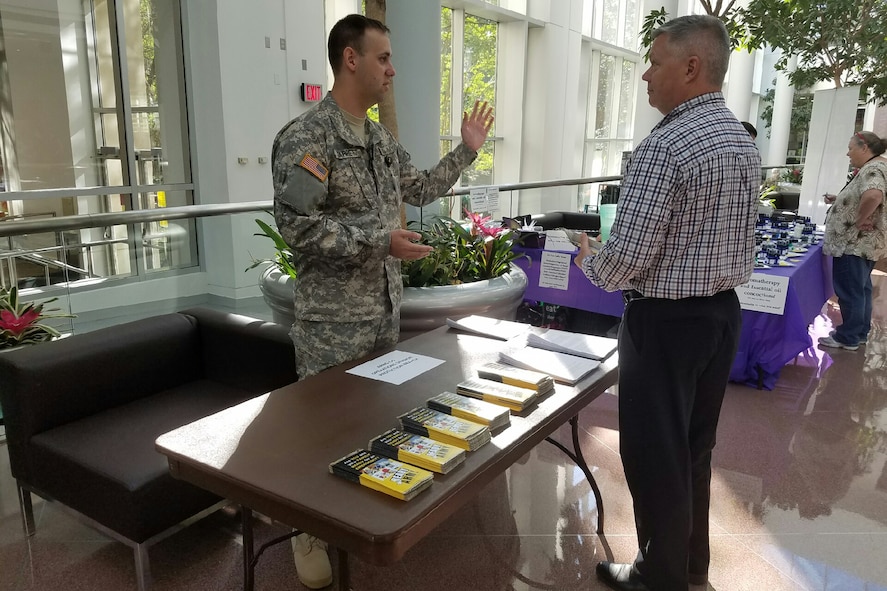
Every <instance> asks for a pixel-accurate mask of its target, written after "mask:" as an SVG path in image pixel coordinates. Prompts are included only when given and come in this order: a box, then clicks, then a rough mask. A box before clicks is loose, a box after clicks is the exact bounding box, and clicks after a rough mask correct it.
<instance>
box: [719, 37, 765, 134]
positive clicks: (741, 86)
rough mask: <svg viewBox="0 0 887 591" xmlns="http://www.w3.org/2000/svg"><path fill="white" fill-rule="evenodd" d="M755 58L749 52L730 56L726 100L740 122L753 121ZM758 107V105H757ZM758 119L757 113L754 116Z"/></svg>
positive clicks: (725, 89) (725, 85)
mask: <svg viewBox="0 0 887 591" xmlns="http://www.w3.org/2000/svg"><path fill="white" fill-rule="evenodd" d="M754 72H755V58H754V56H753V55H752V54H750V53H749V52H747V51H744V50H743V51H734V52H732V53H731V54H730V70H729V71H728V73H727V81H726V83H725V84H724V99H725V100H726V102H727V108H728V109H730V110H731V111H732V112H733V114H734V115H736V118H737V119H739V120H740V121H749V122H752V123H753V124H755V126H756V127H757V124H756V123H755V122H753V121H752V117H753V115H752V112H751V109H752V93H753V92H754V88H753V86H754V84H753V81H754ZM755 106H757V105H755ZM754 116H755V117H756V113H755V115H754Z"/></svg>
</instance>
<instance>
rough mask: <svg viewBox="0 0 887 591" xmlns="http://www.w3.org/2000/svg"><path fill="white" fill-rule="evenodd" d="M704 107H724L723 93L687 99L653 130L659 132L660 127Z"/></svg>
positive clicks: (710, 93)
mask: <svg viewBox="0 0 887 591" xmlns="http://www.w3.org/2000/svg"><path fill="white" fill-rule="evenodd" d="M704 105H720V106H724V105H726V103H725V102H724V94H723V93H722V92H721V91H716V92H706V93H705V94H700V95H699V96H694V97H693V98H691V99H687V100H685V101H684V102H682V103H681V104H679V105H678V106H677V107H675V108H674V109H672V110H671V111H670V112H669V113H668V115H666V116H665V118H663V119H662V121H660V122H659V123H658V124H657V125H656V127H654V128H653V130H654V131H655V130H657V129H659V128H660V127H664V126H666V125H668V124H669V123H671V122H672V121H674V120H675V119H677V118H678V117H680V116H681V115H684V114H686V113H689V112H690V111H693V110H696V109H698V108H700V107H702V106H704Z"/></svg>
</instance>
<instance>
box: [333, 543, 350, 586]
mask: <svg viewBox="0 0 887 591" xmlns="http://www.w3.org/2000/svg"><path fill="white" fill-rule="evenodd" d="M336 559H337V560H336V562H337V563H338V567H339V569H338V577H337V579H338V585H336V587H337V588H338V590H339V591H351V571H350V570H349V568H348V552H347V551H345V550H342V549H341V548H338V547H337V548H336Z"/></svg>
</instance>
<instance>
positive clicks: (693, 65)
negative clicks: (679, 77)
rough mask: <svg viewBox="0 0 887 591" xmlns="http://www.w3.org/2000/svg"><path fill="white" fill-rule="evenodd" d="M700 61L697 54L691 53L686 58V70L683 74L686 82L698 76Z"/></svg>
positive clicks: (700, 66)
mask: <svg viewBox="0 0 887 591" xmlns="http://www.w3.org/2000/svg"><path fill="white" fill-rule="evenodd" d="M701 68H702V61H701V60H700V59H699V56H698V55H691V56H690V57H689V58H687V70H686V74H685V75H684V76H685V78H686V79H687V82H693V81H694V80H696V79H697V78H699V76H700V74H701Z"/></svg>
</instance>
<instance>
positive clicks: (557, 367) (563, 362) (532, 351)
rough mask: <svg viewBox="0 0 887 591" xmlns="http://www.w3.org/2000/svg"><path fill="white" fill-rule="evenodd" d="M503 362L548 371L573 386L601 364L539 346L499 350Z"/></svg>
mask: <svg viewBox="0 0 887 591" xmlns="http://www.w3.org/2000/svg"><path fill="white" fill-rule="evenodd" d="M499 359H500V361H502V362H503V363H507V364H509V365H513V366H515V367H521V368H523V369H530V370H533V371H541V372H544V373H547V374H548V375H550V376H551V377H552V378H554V380H555V381H557V382H561V383H562V384H567V385H570V386H572V385H573V384H575V383H576V382H578V381H579V380H581V379H582V378H584V377H585V376H587V375H588V374H590V373H591V372H593V371H594V370H595V369H597V368H598V366H599V365H600V364H601V362H600V361H597V360H595V359H588V358H587V357H579V356H577V355H568V354H566V353H558V352H556V351H548V350H546V349H539V348H537V347H511V348H508V349H506V350H504V351H500V352H499Z"/></svg>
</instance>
